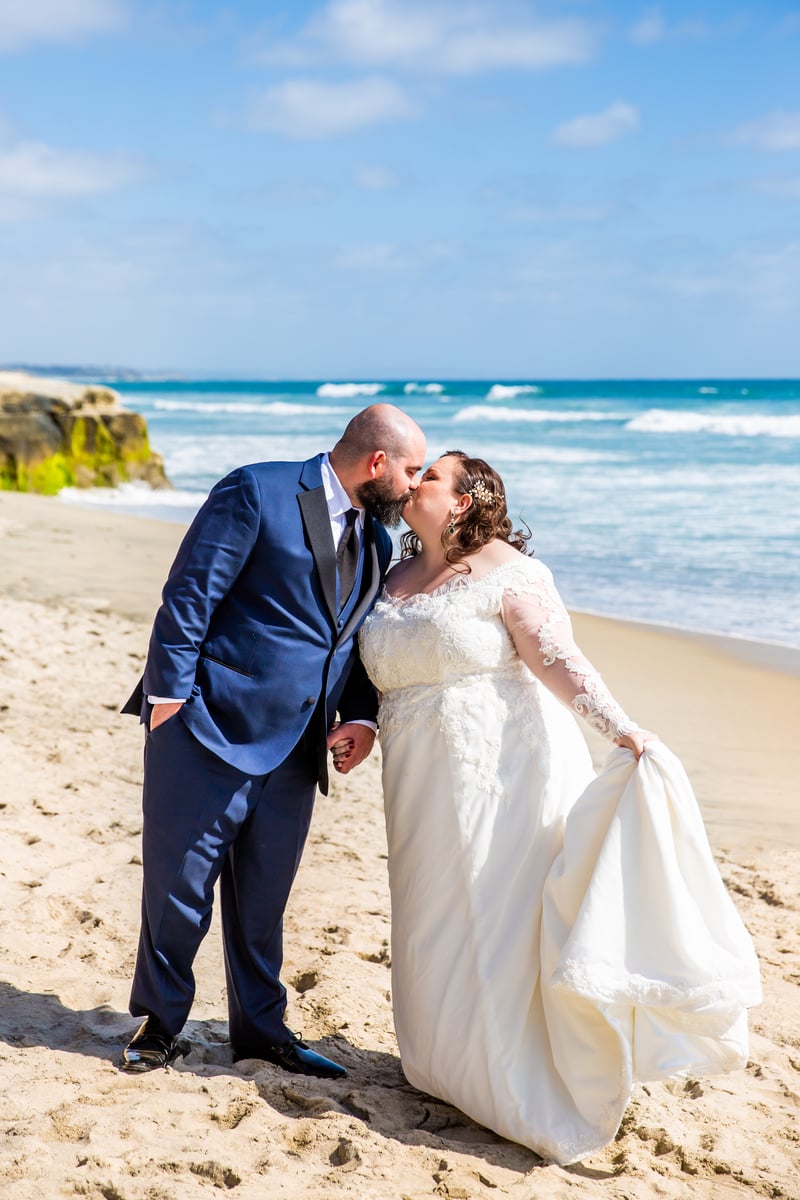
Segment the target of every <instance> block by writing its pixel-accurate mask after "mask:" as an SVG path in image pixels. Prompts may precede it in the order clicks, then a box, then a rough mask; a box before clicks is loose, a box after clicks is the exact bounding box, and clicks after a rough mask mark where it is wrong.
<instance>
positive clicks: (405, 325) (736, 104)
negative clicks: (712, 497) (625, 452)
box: [0, 0, 800, 379]
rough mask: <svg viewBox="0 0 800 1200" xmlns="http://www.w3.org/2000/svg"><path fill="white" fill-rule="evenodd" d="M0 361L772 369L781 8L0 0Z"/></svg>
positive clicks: (785, 99)
mask: <svg viewBox="0 0 800 1200" xmlns="http://www.w3.org/2000/svg"><path fill="white" fill-rule="evenodd" d="M0 264H2V282H1V283H0V295H2V300H0V306H1V307H0V361H2V362H12V361H14V362H17V361H27V362H38V363H43V364H44V363H53V362H60V363H81V362H83V363H114V364H124V365H129V366H133V367H137V368H141V369H159V368H171V369H178V370H186V371H188V372H193V373H199V374H202V373H216V374H230V375H235V376H239V377H243V376H258V375H266V376H270V377H299V378H317V377H324V378H362V379H363V378H370V377H399V378H417V377H427V378H433V379H435V378H444V377H449V378H459V377H460V378H469V377H479V378H483V377H491V378H493V379H494V378H505V379H525V378H534V379H535V378H537V377H542V378H546V377H550V378H553V377H568V378H591V377H612V378H614V377H617V378H621V377H658V376H703V375H708V376H711V375H722V376H737V375H752V376H758V375H766V376H781V375H783V376H797V375H800V0H796V3H795V7H792V5H791V4H789V5H784V4H777V3H776V4H769V3H767V4H757V5H756V4H749V5H748V4H743V5H741V6H739V5H737V3H736V0H729V2H726V3H722V2H718V0H714V2H713V3H708V4H705V5H703V4H700V5H693V4H685V3H678V2H677V0H676V2H671V0H667V2H665V3H663V4H661V5H658V6H652V5H647V4H638V3H630V4H629V3H611V2H610V0H605V2H603V0H575V2H574V3H558V2H554V3H543V4H535V5H534V4H532V3H528V2H527V0H509V2H508V3H506V2H505V0H476V2H475V3H471V2H470V0H460V2H455V0H421V2H419V3H418V2H417V0H408V2H405V0H329V2H328V3H307V2H305V0H300V2H295V3H282V2H276V3H266V2H264V3H254V2H253V3H238V4H236V3H234V4H228V5H223V4H215V3H212V2H210V0H180V2H178V0H175V2H172V0H163V2H161V0H153V2H152V3H150V2H149V0H0Z"/></svg>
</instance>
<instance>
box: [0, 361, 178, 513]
mask: <svg viewBox="0 0 800 1200" xmlns="http://www.w3.org/2000/svg"><path fill="white" fill-rule="evenodd" d="M129 480H143V481H144V482H145V483H149V484H150V486H151V487H156V488H163V487H169V486H170V483H169V480H168V479H167V477H166V475H165V474H164V463H163V461H162V459H161V456H160V455H159V454H156V453H154V451H153V450H151V449H150V442H149V440H148V437H147V423H146V421H145V419H144V417H142V416H140V414H139V413H134V412H129V411H128V410H127V409H125V408H123V406H122V402H121V400H120V397H119V394H118V393H117V392H115V391H114V390H113V389H112V388H108V387H99V386H95V385H89V386H86V385H84V384H77V383H67V382H65V381H63V380H60V379H48V378H45V377H42V376H36V375H27V374H24V373H22V372H16V371H13V372H12V371H0V489H5V490H10V491H19V492H44V493H46V494H52V493H54V492H58V491H60V490H61V488H63V487H116V486H117V485H118V484H120V483H124V482H127V481H129Z"/></svg>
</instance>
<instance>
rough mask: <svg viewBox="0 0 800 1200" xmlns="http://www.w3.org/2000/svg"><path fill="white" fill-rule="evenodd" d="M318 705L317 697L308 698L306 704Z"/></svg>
mask: <svg viewBox="0 0 800 1200" xmlns="http://www.w3.org/2000/svg"><path fill="white" fill-rule="evenodd" d="M316 703H317V697H316V696H306V704H316Z"/></svg>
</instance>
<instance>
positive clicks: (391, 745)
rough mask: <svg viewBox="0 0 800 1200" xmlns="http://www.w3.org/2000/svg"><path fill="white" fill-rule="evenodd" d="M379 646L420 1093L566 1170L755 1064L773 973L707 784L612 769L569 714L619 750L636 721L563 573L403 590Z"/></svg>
mask: <svg viewBox="0 0 800 1200" xmlns="http://www.w3.org/2000/svg"><path fill="white" fill-rule="evenodd" d="M360 643H361V654H362V657H363V660H364V664H365V666H366V668H367V671H368V672H369V674H370V676H371V678H372V679H373V681H374V683H375V685H376V687H377V688H378V689H379V691H380V692H381V693H382V701H381V708H380V716H379V722H380V738H381V745H382V750H383V780H384V795H385V803H386V825H387V832H388V841H389V882H390V886H391V897H392V989H393V1004H394V1014H395V1027H396V1031H397V1041H398V1045H399V1049H400V1056H401V1060H402V1064H403V1070H404V1072H405V1074H406V1077H407V1078H408V1080H409V1082H411V1083H412V1084H414V1085H415V1086H416V1087H418V1088H420V1089H421V1090H423V1091H425V1092H428V1093H430V1094H431V1095H433V1096H436V1097H438V1098H440V1099H442V1100H445V1101H448V1102H449V1103H451V1104H453V1105H455V1106H456V1107H458V1108H460V1109H461V1110H462V1111H463V1112H465V1113H467V1114H468V1115H469V1116H470V1117H472V1118H473V1119H474V1120H475V1121H478V1122H480V1123H481V1124H483V1125H486V1126H487V1127H489V1128H490V1129H493V1130H495V1131H496V1132H497V1133H499V1134H501V1135H503V1136H504V1137H507V1138H510V1139H512V1140H513V1141H516V1142H520V1143H522V1144H524V1145H526V1146H529V1147H530V1148H531V1149H533V1150H535V1151H537V1152H538V1153H539V1154H540V1155H542V1156H543V1157H546V1158H551V1159H555V1160H556V1161H558V1162H561V1163H569V1162H575V1161H577V1160H578V1159H580V1158H584V1157H586V1156H587V1155H589V1154H591V1153H593V1152H595V1151H597V1150H599V1149H600V1148H601V1147H602V1146H604V1145H605V1144H606V1143H607V1142H609V1141H610V1140H611V1139H612V1138H613V1136H614V1134H615V1132H616V1130H617V1128H618V1126H619V1122H620V1120H621V1117H622V1114H623V1112H624V1109H625V1106H626V1103H627V1101H628V1098H629V1096H630V1092H631V1089H632V1086H633V1084H634V1083H635V1082H636V1081H637V1080H642V1081H644V1080H656V1079H663V1078H667V1077H669V1076H673V1075H678V1074H684V1073H687V1072H692V1073H700V1074H702V1073H711V1072H716V1071H725V1070H730V1069H732V1068H734V1067H739V1066H743V1065H744V1063H745V1062H746V1057H747V1020H746V1007H747V1006H748V1005H751V1004H756V1003H758V1001H759V999H760V985H759V975H758V966H757V963H756V959H755V955H754V952H753V948H752V944H751V941H750V938H749V936H748V934H747V932H746V930H745V928H744V926H743V924H742V922H741V920H740V919H739V917H738V914H737V913H736V910H735V908H734V906H733V904H732V902H731V901H730V899H729V897H728V895H727V893H726V891H725V888H724V885H723V883H722V880H721V878H720V876H719V873H718V871H717V868H716V866H715V864H714V861H713V858H712V856H711V852H710V850H709V846H708V841H707V839H706V836H705V832H704V829H703V824H702V820H701V818H700V815H699V811H698V808H697V804H696V801H695V799H694V796H693V794H692V790H691V787H690V785H689V782H688V780H687V779H686V776H685V774H684V772H683V770H682V768H681V766H680V763H679V762H678V761H677V759H676V758H675V756H674V755H672V754H671V753H670V752H669V751H668V750H667V749H666V747H665V746H663V745H662V744H661V743H659V742H653V743H649V744H648V748H647V751H646V753H645V754H644V755H643V756H642V759H641V760H640V762H639V763H638V764H637V763H636V761H635V759H634V756H633V755H632V754H631V753H630V752H629V751H627V750H623V749H619V748H616V749H614V750H613V752H612V753H611V755H610V757H609V759H608V761H607V763H606V765H605V767H604V768H603V770H602V772H601V773H600V775H599V776H598V777H597V778H595V776H594V772H593V771H592V767H591V761H590V757H589V754H588V751H587V748H586V745H585V743H584V740H583V738H582V736H581V733H580V730H579V729H578V726H577V724H576V722H575V719H574V716H573V713H578V714H580V716H582V717H583V718H585V719H586V720H587V721H589V723H590V724H591V725H593V726H594V727H595V728H597V729H599V730H600V731H601V732H602V733H603V734H604V735H605V736H606V737H608V738H609V739H610V740H613V738H614V737H616V736H618V734H619V733H620V732H624V731H630V730H631V729H632V728H635V726H632V725H631V723H630V722H629V721H628V720H627V718H626V717H625V714H624V713H623V712H622V710H621V709H620V708H619V707H618V705H617V704H616V703H615V702H614V700H613V698H612V697H611V696H610V695H609V693H608V691H607V690H606V688H605V687H604V685H603V682H602V680H601V679H600V677H599V676H598V675H597V673H596V672H595V671H594V670H593V668H592V667H591V664H589V663H588V662H587V661H586V659H585V658H583V657H582V656H581V654H580V652H579V651H578V649H577V647H576V646H575V645H574V642H573V639H572V632H571V626H570V621H569V617H568V615H567V613H566V610H565V609H564V606H563V604H562V602H561V600H560V598H559V596H558V593H557V592H556V590H555V586H554V584H553V581H552V576H551V574H550V572H549V571H548V569H547V568H546V567H545V566H544V565H543V564H542V563H541V562H539V561H538V560H535V559H530V558H526V557H523V556H522V555H520V559H519V562H509V563H507V564H504V565H503V566H500V567H497V568H496V569H494V570H493V571H491V572H489V574H488V575H485V576H484V577H483V578H479V579H475V580H473V579H471V577H470V576H469V575H464V576H458V577H457V578H455V579H454V580H452V581H450V582H449V583H448V584H446V585H444V586H443V587H441V588H439V589H437V590H436V591H435V592H433V593H431V594H421V595H418V596H413V597H411V598H410V599H407V600H399V599H393V598H392V597H391V596H389V595H387V594H386V593H384V594H383V596H382V597H381V598H380V599H379V601H378V603H377V604H376V605H375V608H374V609H373V611H372V613H371V614H370V616H369V617H368V618H367V620H366V621H365V623H364V625H363V627H362V630H361V634H360ZM570 709H571V710H572V711H570Z"/></svg>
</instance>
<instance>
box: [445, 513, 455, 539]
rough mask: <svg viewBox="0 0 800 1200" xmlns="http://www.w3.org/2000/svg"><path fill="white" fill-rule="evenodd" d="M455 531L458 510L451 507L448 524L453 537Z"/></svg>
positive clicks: (448, 529) (448, 530)
mask: <svg viewBox="0 0 800 1200" xmlns="http://www.w3.org/2000/svg"><path fill="white" fill-rule="evenodd" d="M455 531H456V510H455V509H454V508H451V509H450V524H449V525H448V526H447V532H448V533H449V534H450V536H451V537H452V536H453V534H454V533H455Z"/></svg>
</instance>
